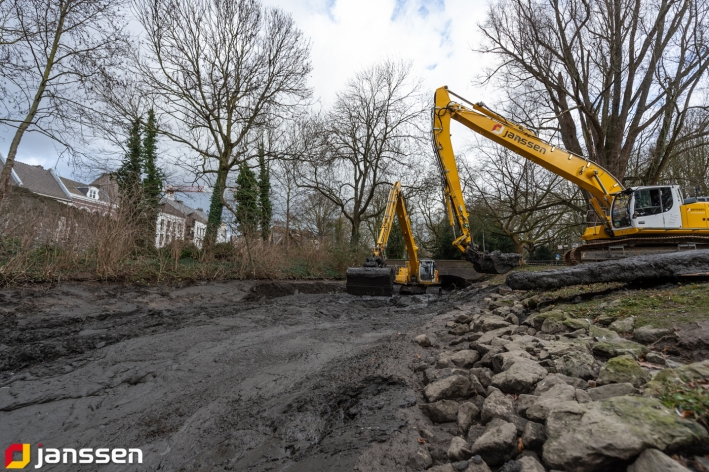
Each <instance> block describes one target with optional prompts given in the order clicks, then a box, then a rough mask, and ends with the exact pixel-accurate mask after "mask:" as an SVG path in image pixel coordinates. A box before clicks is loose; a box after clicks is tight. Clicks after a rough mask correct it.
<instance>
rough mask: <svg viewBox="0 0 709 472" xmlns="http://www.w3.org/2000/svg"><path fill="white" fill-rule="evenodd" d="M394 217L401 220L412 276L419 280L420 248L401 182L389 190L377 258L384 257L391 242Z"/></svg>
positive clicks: (377, 244)
mask: <svg viewBox="0 0 709 472" xmlns="http://www.w3.org/2000/svg"><path fill="white" fill-rule="evenodd" d="M394 216H396V217H397V218H398V219H399V226H400V227H401V232H402V234H403V235H404V242H405V243H406V252H407V253H408V254H409V266H410V268H409V269H410V271H411V275H415V276H416V279H417V280H418V275H419V257H418V249H419V248H418V246H416V242H415V241H414V233H413V231H412V230H411V220H410V219H409V214H408V212H407V211H406V202H405V201H404V195H403V194H402V193H401V182H395V183H394V185H392V186H391V190H389V198H388V200H387V206H386V209H385V210H384V218H383V220H382V227H381V229H380V230H379V237H378V238H377V243H376V246H374V255H375V256H378V257H382V256H384V253H385V251H386V246H387V242H388V241H389V234H391V228H392V226H393V224H394Z"/></svg>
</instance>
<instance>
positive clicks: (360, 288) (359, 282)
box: [346, 182, 439, 296]
mask: <svg viewBox="0 0 709 472" xmlns="http://www.w3.org/2000/svg"><path fill="white" fill-rule="evenodd" d="M395 217H397V218H398V220H399V226H400V227H401V232H402V234H403V235H404V242H405V243H406V252H407V253H408V256H409V260H408V261H406V265H405V266H403V267H399V268H398V270H395V268H394V267H387V265H386V246H387V242H388V241H389V234H390V233H391V229H392V226H393V224H394V218H395ZM394 284H397V285H400V286H401V289H400V291H401V293H410V294H415V293H426V291H427V289H429V288H430V287H436V288H439V282H438V271H437V270H436V262H435V261H432V260H430V259H419V254H418V246H416V241H415V240H414V234H413V232H412V231H411V221H410V220H409V215H408V213H407V211H406V203H405V201H404V196H403V195H402V193H401V183H400V182H396V183H394V185H392V187H391V190H390V191H389V198H388V199H387V205H386V208H385V211H384V218H383V220H382V226H381V229H380V230H379V237H378V238H377V241H376V243H375V245H374V249H373V250H372V256H371V257H367V261H366V262H365V263H364V266H363V267H350V268H349V269H347V286H346V288H347V293H349V294H352V295H375V296H377V295H380V296H391V295H393V293H394Z"/></svg>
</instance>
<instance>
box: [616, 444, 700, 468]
mask: <svg viewBox="0 0 709 472" xmlns="http://www.w3.org/2000/svg"><path fill="white" fill-rule="evenodd" d="M628 472H690V470H689V469H688V468H686V467H685V466H683V465H680V464H679V463H678V462H677V461H675V460H674V459H672V458H671V457H668V456H667V454H664V453H663V452H662V451H658V450H657V449H645V450H644V451H643V453H642V454H640V456H639V457H638V459H637V460H636V461H635V462H633V464H632V465H631V466H630V467H628Z"/></svg>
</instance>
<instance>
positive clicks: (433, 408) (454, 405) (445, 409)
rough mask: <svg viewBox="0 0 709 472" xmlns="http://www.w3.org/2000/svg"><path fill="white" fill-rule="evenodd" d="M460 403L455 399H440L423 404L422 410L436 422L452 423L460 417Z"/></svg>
mask: <svg viewBox="0 0 709 472" xmlns="http://www.w3.org/2000/svg"><path fill="white" fill-rule="evenodd" d="M459 407H460V404H459V403H458V402H456V401H453V400H439V401H437V402H433V403H428V404H426V405H421V411H423V413H424V414H425V415H426V416H428V417H429V418H430V420H431V421H433V422H434V423H450V422H451V421H456V420H457V419H458V408H459Z"/></svg>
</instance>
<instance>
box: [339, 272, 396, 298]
mask: <svg viewBox="0 0 709 472" xmlns="http://www.w3.org/2000/svg"><path fill="white" fill-rule="evenodd" d="M347 293H349V294H350V295H372V296H384V297H390V296H392V295H393V294H394V268H393V267H350V268H349V269H347Z"/></svg>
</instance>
